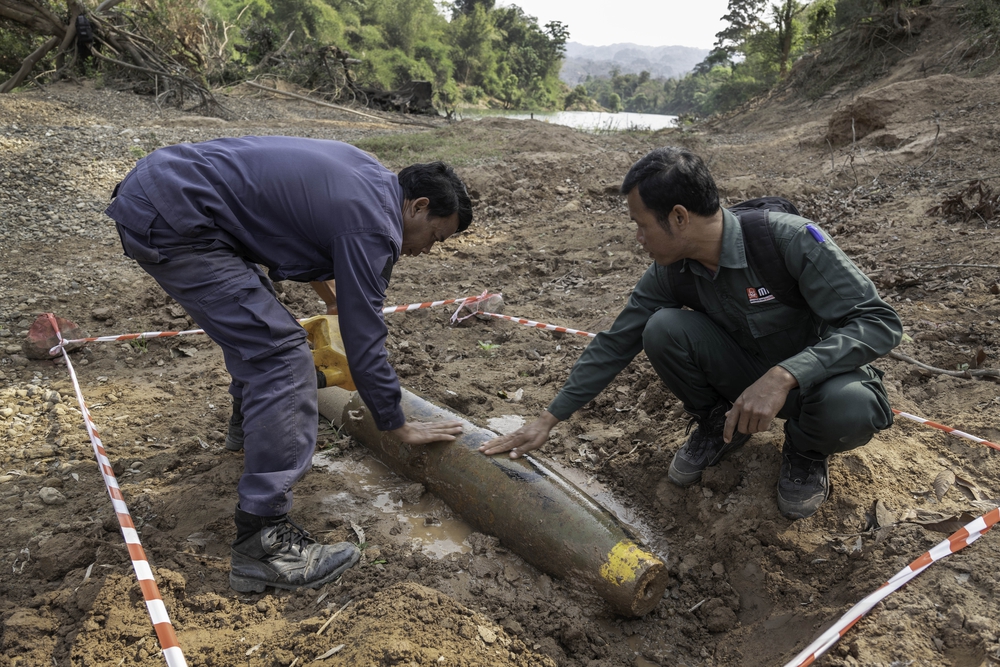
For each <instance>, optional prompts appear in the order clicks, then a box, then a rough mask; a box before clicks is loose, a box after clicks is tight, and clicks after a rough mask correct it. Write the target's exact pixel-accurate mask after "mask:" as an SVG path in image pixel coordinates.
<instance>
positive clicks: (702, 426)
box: [667, 401, 750, 486]
mask: <svg viewBox="0 0 1000 667" xmlns="http://www.w3.org/2000/svg"><path fill="white" fill-rule="evenodd" d="M730 407H731V404H730V403H729V401H722V402H720V403H717V404H716V406H715V407H714V408H712V411H711V412H709V413H708V417H705V418H704V419H703V418H700V417H692V418H691V421H689V422H688V427H687V430H688V431H690V430H691V427H692V426H693V425H694V424H695V423H697V424H698V428H696V429H695V430H694V433H692V434H691V435H690V436H689V437H688V439H687V440H686V441H685V442H684V444H683V445H681V448H680V449H678V450H677V453H676V454H674V459H673V461H671V462H670V469H669V470H668V471H667V477H668V478H669V479H670V481H671V482H673V483H674V484H677V485H678V486H688V485H690V484H694V483H695V482H697V481H698V480H699V479H701V473H702V471H703V470H704V469H705V468H708V467H709V466H714V465H716V464H718V463H719V462H720V461H722V459H723V457H725V456H727V455H728V454H731V453H732V452H735V451H736V450H737V449H739V448H740V447H742V446H743V445H745V444H746V442H747V440H749V439H750V436H749V435H747V434H746V433H739V432H736V433H734V434H733V439H732V440H730V441H729V443H728V444H727V443H725V442H723V440H722V432H723V430H724V428H725V426H726V412H727V411H728V410H729V408H730Z"/></svg>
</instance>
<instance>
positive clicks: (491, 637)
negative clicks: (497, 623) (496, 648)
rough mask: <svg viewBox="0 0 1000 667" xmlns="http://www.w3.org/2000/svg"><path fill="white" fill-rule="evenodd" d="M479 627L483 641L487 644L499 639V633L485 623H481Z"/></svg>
mask: <svg viewBox="0 0 1000 667" xmlns="http://www.w3.org/2000/svg"><path fill="white" fill-rule="evenodd" d="M477 629H478V630H479V636H480V637H482V638H483V641H484V642H486V643H487V644H492V643H493V642H495V641H496V640H497V633H496V632H494V631H493V630H491V629H490V628H488V627H486V626H485V625H480V626H479V627H478V628H477Z"/></svg>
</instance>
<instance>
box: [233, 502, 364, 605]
mask: <svg viewBox="0 0 1000 667" xmlns="http://www.w3.org/2000/svg"><path fill="white" fill-rule="evenodd" d="M360 557H361V552H360V551H358V549H357V547H355V546H354V545H353V544H350V543H348V542H341V543H339V544H320V543H318V542H317V541H316V540H314V539H312V538H310V537H309V533H307V532H306V531H304V530H303V529H302V528H300V527H299V526H297V525H295V524H294V523H292V522H291V521H289V519H288V515H282V516H274V517H266V516H255V515H253V514H249V513H247V512H244V511H243V510H241V509H239V508H238V507H237V508H236V541H235V542H233V546H232V564H231V569H230V572H229V585H230V586H231V587H232V588H233V589H234V590H236V591H239V592H240V593H251V592H253V593H263V592H264V588H266V587H267V586H274V587H275V588H284V589H287V590H297V589H299V588H316V587H317V586H322V585H323V584H325V583H327V582H329V581H333V580H334V579H336V578H337V577H339V576H340V575H341V574H343V573H344V571H345V570H347V568H349V567H351V566H352V565H354V564H355V563H357V562H358V558H360Z"/></svg>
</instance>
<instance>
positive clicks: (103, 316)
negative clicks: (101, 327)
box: [90, 308, 114, 322]
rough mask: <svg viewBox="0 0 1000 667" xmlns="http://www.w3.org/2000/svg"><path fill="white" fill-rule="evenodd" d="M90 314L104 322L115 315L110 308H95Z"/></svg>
mask: <svg viewBox="0 0 1000 667" xmlns="http://www.w3.org/2000/svg"><path fill="white" fill-rule="evenodd" d="M90 316H91V317H93V318H94V319H95V320H99V321H101V322H104V321H107V320H110V319H111V318H112V317H114V314H113V313H112V312H111V309H110V308H94V309H93V310H92V311H90Z"/></svg>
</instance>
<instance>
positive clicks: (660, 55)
mask: <svg viewBox="0 0 1000 667" xmlns="http://www.w3.org/2000/svg"><path fill="white" fill-rule="evenodd" d="M708 53H709V49H698V48H695V47H691V46H644V45H641V44H633V43H630V42H620V43H616V44H608V45H606V46H589V45H586V44H580V43H579V42H567V43H566V56H565V60H564V61H563V66H562V69H561V70H560V73H559V78H560V79H562V80H563V82H565V83H566V84H567V85H569V86H575V85H577V84H578V83H582V82H583V81H585V80H586V79H587V77H588V76H591V77H607V76H609V73H610V72H611V70H612V69H614V68H617V69H618V70H619V71H620V72H621V73H623V74H638V73H640V72H642V71H647V72H649V74H650V76H651V77H652V78H654V79H657V78H665V79H668V78H673V77H680V76H683V75H684V74H686V73H687V72H690V71H691V70H692V69H694V66H695V65H697V64H698V63H700V62H701V61H702V60H704V59H705V56H707V55H708Z"/></svg>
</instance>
